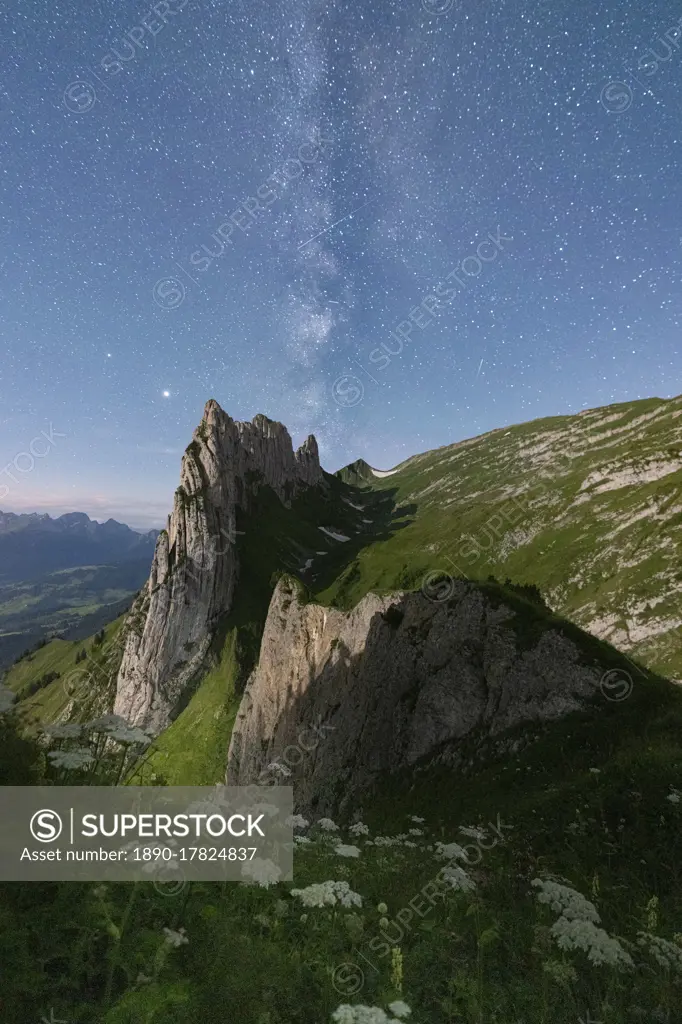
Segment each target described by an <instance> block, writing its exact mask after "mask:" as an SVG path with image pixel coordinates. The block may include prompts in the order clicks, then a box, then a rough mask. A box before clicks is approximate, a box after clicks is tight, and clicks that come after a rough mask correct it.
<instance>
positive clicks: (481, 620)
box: [227, 578, 625, 815]
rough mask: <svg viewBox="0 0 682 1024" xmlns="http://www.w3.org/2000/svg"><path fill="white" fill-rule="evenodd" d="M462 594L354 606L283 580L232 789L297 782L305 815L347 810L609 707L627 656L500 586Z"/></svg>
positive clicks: (245, 703)
mask: <svg viewBox="0 0 682 1024" xmlns="http://www.w3.org/2000/svg"><path fill="white" fill-rule="evenodd" d="M448 598H449V599H447V600H440V601H438V602H434V601H431V600H429V599H427V598H426V597H425V596H424V595H423V594H421V593H410V594H393V595H387V596H383V597H379V596H377V595H376V594H368V595H367V596H366V597H365V598H364V599H363V600H362V601H361V602H360V603H359V604H358V605H357V606H356V607H355V608H354V609H353V610H352V611H351V612H349V613H344V612H342V611H339V610H337V609H330V608H324V607H322V606H321V605H315V604H305V603H303V602H302V600H301V593H300V588H299V586H298V584H297V582H296V581H293V580H292V579H290V578H287V579H282V580H281V581H280V582H279V584H278V586H277V589H276V590H275V593H274V595H273V598H272V602H271V605H270V611H269V614H268V619H267V623H266V626H265V631H264V633H263V640H262V644H261V653H260V659H259V662H258V666H257V668H256V669H255V671H254V672H253V674H252V676H251V678H250V679H249V682H248V684H247V687H246V690H245V692H244V695H243V698H242V702H241V706H240V709H239V713H238V715H237V719H236V722H235V726H234V730H233V734H232V740H231V743H230V749H229V756H228V770H227V781H228V784H230V785H248V784H253V783H256V782H260V783H267V784H274V783H276V782H280V783H282V784H285V785H293V786H294V794H295V803H296V807H297V809H298V810H300V811H302V812H303V813H312V814H315V815H319V814H331V815H333V814H337V813H338V814H342V815H343V814H344V813H346V812H348V811H349V810H350V809H351V808H353V807H355V806H357V804H358V802H359V798H360V794H361V793H362V792H363V791H365V790H367V789H368V788H371V787H372V786H373V785H374V784H376V783H377V782H379V780H380V779H381V778H382V777H383V776H386V775H388V774H391V773H394V772H397V771H400V770H401V769H404V768H407V767H411V766H415V765H417V763H420V764H422V765H424V764H426V763H430V762H431V763H434V762H446V763H448V764H450V765H453V766H458V765H459V766H461V764H462V763H463V761H464V758H465V756H467V757H468V756H470V754H471V742H470V741H472V740H474V741H475V742H474V753H475V747H476V745H477V744H478V745H480V743H479V741H480V742H483V741H484V740H485V739H486V738H488V737H497V738H500V739H503V734H507V733H510V731H515V730H518V729H519V727H522V726H524V725H531V724H538V723H539V724H541V723H547V722H551V721H554V720H556V719H559V718H561V717H563V716H564V715H566V714H568V713H570V712H573V711H579V710H582V709H585V708H586V707H588V706H589V705H590V704H591V703H592V702H593V700H594V698H595V697H596V698H599V699H600V700H601V701H602V703H604V698H603V696H602V694H601V692H600V682H601V681H602V679H603V677H604V672H605V670H606V669H613V667H614V665H616V664H621V661H622V659H620V658H619V656H618V654H617V652H615V651H613V650H612V649H611V648H609V647H608V646H607V645H605V644H602V643H600V642H599V641H596V640H594V638H592V637H589V636H587V635H586V634H583V633H582V632H581V631H580V630H579V629H577V628H576V627H573V626H571V625H570V624H568V623H563V622H562V621H561V620H558V619H555V618H554V617H553V616H552V615H551V614H550V613H548V612H546V611H545V610H543V609H542V608H541V607H539V606H534V605H533V604H532V603H531V602H528V601H526V600H524V599H523V598H521V597H518V596H516V595H514V594H510V593H507V592H505V591H504V590H503V588H501V587H499V586H498V585H494V584H488V585H487V586H478V585H473V584H470V583H467V582H464V581H451V583H450V590H449V595H448ZM623 678H625V676H624V675H623ZM509 742H510V744H511V742H512V740H511V739H510V740H509ZM514 742H516V743H517V746H518V737H517V738H516V740H515V741H514ZM517 746H514V747H508V748H507V749H517ZM465 752H466V753H465Z"/></svg>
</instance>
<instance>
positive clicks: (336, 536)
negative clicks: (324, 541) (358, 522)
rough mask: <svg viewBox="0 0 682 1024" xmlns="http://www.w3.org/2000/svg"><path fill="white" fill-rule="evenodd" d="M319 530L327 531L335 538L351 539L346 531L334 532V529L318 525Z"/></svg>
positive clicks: (328, 534) (329, 535) (341, 539)
mask: <svg viewBox="0 0 682 1024" xmlns="http://www.w3.org/2000/svg"><path fill="white" fill-rule="evenodd" d="M318 530H322V533H326V534H327V536H328V537H331V538H332V539H333V540H340V541H346V540H350V537H346V535H345V533H334V531H333V530H328V529H327V528H326V526H318Z"/></svg>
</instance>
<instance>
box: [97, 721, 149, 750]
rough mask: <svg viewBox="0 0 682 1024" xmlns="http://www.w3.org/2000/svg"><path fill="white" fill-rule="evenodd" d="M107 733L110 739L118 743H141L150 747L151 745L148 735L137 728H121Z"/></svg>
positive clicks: (128, 726)
mask: <svg viewBox="0 0 682 1024" xmlns="http://www.w3.org/2000/svg"><path fill="white" fill-rule="evenodd" d="M107 732H108V734H109V738H110V739H112V740H116V742H117V743H140V744H142V745H143V746H148V745H149V744H150V743H151V739H150V738H149V736H148V735H147V733H146V732H144V731H143V730H142V729H138V728H137V726H133V725H126V726H119V727H118V728H117V729H107Z"/></svg>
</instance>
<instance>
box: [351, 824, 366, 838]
mask: <svg viewBox="0 0 682 1024" xmlns="http://www.w3.org/2000/svg"><path fill="white" fill-rule="evenodd" d="M348 831H349V832H350V833H351V834H352V835H354V836H368V835H369V828H368V827H367V825H363V823H362V822H361V821H357V822H356V823H355V824H354V825H351V826H350V828H349V829H348Z"/></svg>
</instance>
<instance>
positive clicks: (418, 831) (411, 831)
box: [407, 828, 424, 836]
mask: <svg viewBox="0 0 682 1024" xmlns="http://www.w3.org/2000/svg"><path fill="white" fill-rule="evenodd" d="M407 834H408V835H410V836H423V835H424V829H423V828H411V829H409V831H408V833H407Z"/></svg>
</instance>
